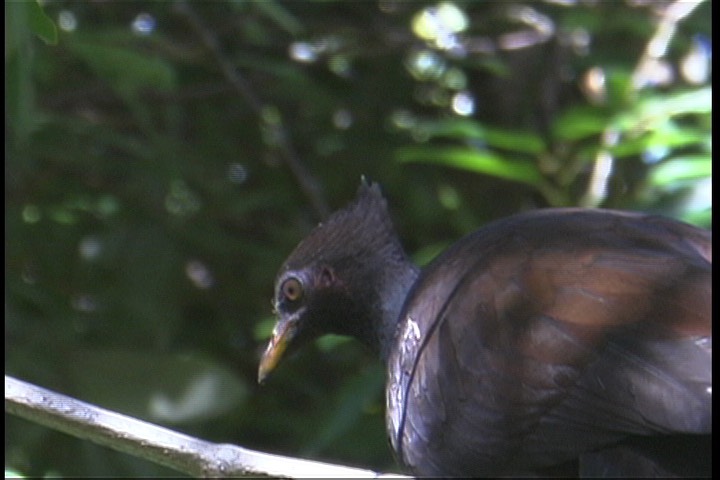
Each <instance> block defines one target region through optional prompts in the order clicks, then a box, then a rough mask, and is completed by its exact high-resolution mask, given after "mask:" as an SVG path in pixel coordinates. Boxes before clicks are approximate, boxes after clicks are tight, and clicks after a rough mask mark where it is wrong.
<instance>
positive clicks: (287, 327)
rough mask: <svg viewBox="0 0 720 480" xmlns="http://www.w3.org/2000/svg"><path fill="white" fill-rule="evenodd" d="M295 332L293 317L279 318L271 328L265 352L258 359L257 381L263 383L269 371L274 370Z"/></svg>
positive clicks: (294, 319)
mask: <svg viewBox="0 0 720 480" xmlns="http://www.w3.org/2000/svg"><path fill="white" fill-rule="evenodd" d="M296 333H297V319H296V318H295V317H290V318H281V319H280V320H278V322H277V323H276V324H275V328H273V333H272V337H271V338H270V342H269V343H268V346H267V348H266V349H265V353H263V356H262V358H261V359H260V367H259V368H258V383H263V382H264V381H265V379H266V378H267V376H268V375H270V372H272V371H273V370H275V367H277V365H278V363H280V360H281V359H282V356H283V354H284V353H285V350H286V349H287V347H288V345H290V343H291V342H292V339H293V338H295V334H296Z"/></svg>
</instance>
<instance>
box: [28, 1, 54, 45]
mask: <svg viewBox="0 0 720 480" xmlns="http://www.w3.org/2000/svg"><path fill="white" fill-rule="evenodd" d="M27 9H28V24H29V26H30V30H32V32H33V33H34V34H35V35H37V36H38V37H40V39H41V40H42V41H43V42H45V43H46V44H48V45H57V42H58V35H57V27H56V26H55V23H53V21H52V20H51V19H50V17H48V16H47V15H46V14H45V12H44V11H43V9H42V7H41V6H40V2H39V0H35V1H34V2H28V3H27Z"/></svg>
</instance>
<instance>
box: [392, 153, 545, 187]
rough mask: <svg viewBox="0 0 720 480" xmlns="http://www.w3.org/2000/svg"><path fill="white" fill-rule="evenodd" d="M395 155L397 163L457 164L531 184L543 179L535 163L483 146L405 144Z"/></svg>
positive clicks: (460, 167)
mask: <svg viewBox="0 0 720 480" xmlns="http://www.w3.org/2000/svg"><path fill="white" fill-rule="evenodd" d="M395 159H396V160H397V161H398V162H400V163H425V164H433V165H443V166H447V167H453V168H459V169H461V170H467V171H471V172H475V173H482V174H485V175H492V176H494V177H498V178H503V179H506V180H514V181H516V182H522V183H527V184H530V185H537V184H538V183H540V181H541V180H542V176H541V175H540V172H539V171H538V169H537V167H536V166H535V165H534V164H532V163H530V162H527V161H519V160H509V159H506V158H504V157H502V156H500V155H496V154H494V153H491V152H488V151H483V150H472V149H469V148H460V147H448V148H441V147H427V146H419V147H406V148H401V149H399V150H397V151H396V152H395Z"/></svg>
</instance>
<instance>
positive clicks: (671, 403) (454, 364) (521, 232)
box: [261, 184, 712, 476]
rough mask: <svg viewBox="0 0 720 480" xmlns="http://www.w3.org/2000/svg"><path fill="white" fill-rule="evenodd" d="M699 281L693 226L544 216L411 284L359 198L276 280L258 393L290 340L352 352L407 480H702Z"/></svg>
mask: <svg viewBox="0 0 720 480" xmlns="http://www.w3.org/2000/svg"><path fill="white" fill-rule="evenodd" d="M711 266H712V247H711V234H710V233H709V232H707V231H704V230H701V229H698V228H696V227H692V226H689V225H686V224H683V223H680V222H676V221H673V220H669V219H664V218H661V217H655V216H647V215H642V214H634V213H625V212H615V211H607V210H584V209H547V210H539V211H535V212H529V213H524V214H520V215H515V216H512V217H509V218H506V219H503V220H499V221H496V222H493V223H491V224H489V225H487V226H486V227H484V228H482V229H480V230H478V231H477V232H475V233H473V234H470V235H468V236H467V237H465V238H464V239H462V240H460V241H458V242H457V243H456V244H455V245H453V246H452V247H450V248H449V249H448V250H447V251H446V252H444V253H443V254H441V255H440V256H439V257H438V258H437V259H435V260H434V261H433V262H432V263H431V264H430V265H428V266H427V267H426V268H424V269H423V270H422V271H421V270H419V269H418V268H417V267H415V266H414V265H413V264H412V263H411V262H410V261H409V260H408V258H407V256H406V255H405V253H404V251H403V250H402V247H401V246H400V243H399V240H398V239H397V237H396V236H395V233H394V231H393V229H392V224H391V222H390V220H389V216H388V215H387V211H386V207H385V202H384V200H383V199H382V197H381V195H380V192H379V189H378V187H377V186H376V185H367V184H363V185H362V186H361V188H360V191H359V195H358V200H357V201H356V202H355V203H353V204H352V205H351V206H349V207H348V208H346V209H345V210H342V211H340V212H338V213H336V214H334V215H333V216H331V217H330V218H329V219H328V221H327V222H326V223H325V224H322V225H321V226H319V227H318V228H317V229H316V230H315V231H314V232H313V233H311V234H310V236H309V237H308V238H307V239H306V240H304V241H303V242H302V243H301V244H300V245H299V246H298V248H297V249H296V250H295V251H294V252H293V253H292V254H291V256H290V257H289V258H288V260H287V262H286V263H285V265H284V266H283V268H282V269H281V271H280V273H279V275H278V280H277V287H276V288H277V289H276V310H277V311H278V312H279V314H280V315H281V319H280V321H279V322H278V326H277V327H276V330H275V332H274V337H273V339H272V340H271V343H270V345H269V347H268V350H267V352H266V354H265V356H264V358H263V362H262V363H261V377H263V376H264V375H265V374H266V372H267V371H270V370H272V368H274V366H275V364H276V363H277V361H278V359H279V356H280V355H281V354H282V352H283V350H284V349H285V346H286V345H287V344H288V343H289V342H290V341H291V340H295V343H298V342H300V343H302V341H303V339H305V340H307V339H309V338H312V337H315V336H317V335H319V334H322V333H344V334H349V335H353V336H355V337H357V338H358V339H360V340H361V341H363V342H364V343H366V344H367V345H369V346H370V347H371V348H373V349H374V350H376V351H378V352H379V353H380V355H381V357H382V358H383V360H384V361H385V362H386V364H387V371H388V377H387V390H386V398H387V426H388V434H389V436H390V441H391V444H392V446H393V448H394V449H395V452H396V454H397V458H398V459H399V460H400V462H401V463H403V464H404V465H405V466H407V467H408V469H409V470H410V471H412V472H413V473H415V474H419V475H439V476H450V475H458V476H472V475H490V476H495V475H557V474H570V475H577V474H578V473H579V474H582V475H586V476H600V475H620V476H622V475H633V474H640V475H642V474H646V475H672V474H676V475H688V474H702V473H703V471H702V470H698V465H701V464H702V462H707V465H709V463H710V451H709V446H710V435H711V432H712V427H711V424H712V365H711V362H712V326H711V297H712V278H711ZM694 442H697V445H698V446H693V445H696V444H695V443H694ZM687 446H691V447H688V448H687V450H688V453H683V454H682V455H685V456H687V455H690V456H693V455H694V456H696V457H698V458H697V460H698V461H697V462H694V461H693V459H692V458H679V457H678V455H680V452H681V451H684V450H683V448H681V447H687ZM705 447H707V451H704V450H701V448H705ZM667 452H669V453H667ZM673 457H675V458H673ZM706 457H707V458H706ZM685 467H689V468H685ZM633 469H634V470H633ZM708 473H709V472H708Z"/></svg>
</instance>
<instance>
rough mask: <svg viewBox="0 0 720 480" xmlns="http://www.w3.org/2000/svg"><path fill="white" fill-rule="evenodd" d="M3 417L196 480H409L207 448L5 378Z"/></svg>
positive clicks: (241, 450)
mask: <svg viewBox="0 0 720 480" xmlns="http://www.w3.org/2000/svg"><path fill="white" fill-rule="evenodd" d="M5 411H6V412H8V413H11V414H13V415H16V416H18V417H22V418H24V419H26V420H30V421H31V422H34V423H38V424H40V425H44V426H46V427H48V428H52V429H54V430H58V431H61V432H64V433H67V434H69V435H72V436H74V437H77V438H82V439H85V440H90V441H91V442H94V443H97V444H99V445H103V446H106V447H110V448H112V449H114V450H118V451H120V452H124V453H128V454H130V455H133V456H136V457H140V458H144V459H145V460H149V461H151V462H154V463H158V464H160V465H164V466H166V467H169V468H172V469H174V470H177V471H179V472H182V473H185V474H188V475H192V476H195V477H233V476H252V475H255V476H258V475H260V476H272V477H288V478H301V477H315V478H317V477H330V478H340V477H345V478H379V477H384V478H387V477H395V478H409V477H403V476H401V475H397V474H378V473H375V472H372V471H370V470H362V469H358V468H351V467H345V466H342V465H333V464H329V463H323V462H315V461H310V460H301V459H297V458H291V457H284V456H280V455H273V454H269V453H263V452H257V451H253V450H248V449H246V448H242V447H237V446H235V445H229V444H217V443H212V442H206V441H204V440H200V439H197V438H194V437H190V436H188V435H185V434H182V433H178V432H175V431H173V430H170V429H167V428H164V427H160V426H157V425H153V424H151V423H148V422H145V421H143V420H138V419H135V418H132V417H128V416H126V415H122V414H120V413H116V412H112V411H110V410H105V409H103V408H100V407H97V406H95V405H91V404H89V403H85V402H82V401H80V400H76V399H74V398H72V397H68V396H65V395H62V394H59V393H56V392H53V391H50V390H46V389H44V388H41V387H37V386H35V385H32V384H30V383H27V382H24V381H22V380H18V379H16V378H13V377H10V376H7V375H6V376H5Z"/></svg>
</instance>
